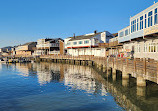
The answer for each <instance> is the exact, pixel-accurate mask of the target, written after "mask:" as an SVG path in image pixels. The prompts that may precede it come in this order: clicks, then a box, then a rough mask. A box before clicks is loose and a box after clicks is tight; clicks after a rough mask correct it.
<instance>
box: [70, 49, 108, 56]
mask: <svg viewBox="0 0 158 111" xmlns="http://www.w3.org/2000/svg"><path fill="white" fill-rule="evenodd" d="M67 53H68V55H73V56H79V55H94V56H101V57H105V56H106V49H105V48H80V49H68V50H67Z"/></svg>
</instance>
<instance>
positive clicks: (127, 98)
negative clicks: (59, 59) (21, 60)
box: [16, 63, 158, 111]
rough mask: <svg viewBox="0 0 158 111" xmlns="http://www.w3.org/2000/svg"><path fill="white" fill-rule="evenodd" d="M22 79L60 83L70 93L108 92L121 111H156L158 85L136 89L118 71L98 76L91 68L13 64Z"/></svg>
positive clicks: (133, 80)
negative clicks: (114, 73)
mask: <svg viewBox="0 0 158 111" xmlns="http://www.w3.org/2000/svg"><path fill="white" fill-rule="evenodd" d="M16 68H17V70H18V71H19V72H21V74H23V76H33V75H32V74H31V73H32V72H33V73H34V75H37V78H38V82H39V83H40V85H44V84H47V83H50V82H62V83H63V84H64V85H65V86H68V87H71V90H84V91H86V92H87V93H90V94H95V95H96V94H99V95H101V96H106V95H107V94H108V93H110V94H111V95H112V96H113V97H114V100H115V101H116V102H117V103H118V105H120V106H121V107H123V108H124V109H125V110H131V111H149V110H152V111H155V110H157V109H158V85H157V84H155V83H148V85H147V87H137V85H136V79H135V78H134V77H133V76H135V75H136V74H135V73H133V74H132V75H131V77H129V79H128V80H127V79H122V78H121V76H120V74H119V72H117V74H116V75H115V77H113V76H112V73H111V72H109V73H107V74H106V73H103V74H101V73H98V72H97V71H96V70H95V69H94V68H91V67H86V66H79V65H69V64H56V63H34V64H16Z"/></svg>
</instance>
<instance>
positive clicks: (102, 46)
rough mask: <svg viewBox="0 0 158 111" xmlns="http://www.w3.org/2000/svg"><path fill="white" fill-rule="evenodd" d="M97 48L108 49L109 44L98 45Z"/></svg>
mask: <svg viewBox="0 0 158 111" xmlns="http://www.w3.org/2000/svg"><path fill="white" fill-rule="evenodd" d="M99 47H100V48H108V47H109V43H99Z"/></svg>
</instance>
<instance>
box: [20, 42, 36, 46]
mask: <svg viewBox="0 0 158 111" xmlns="http://www.w3.org/2000/svg"><path fill="white" fill-rule="evenodd" d="M36 43H37V42H27V43H25V44H23V45H21V46H24V45H31V44H36Z"/></svg>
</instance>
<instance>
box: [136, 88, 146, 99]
mask: <svg viewBox="0 0 158 111" xmlns="http://www.w3.org/2000/svg"><path fill="white" fill-rule="evenodd" d="M137 95H138V96H142V97H145V96H146V87H141V86H137Z"/></svg>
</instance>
